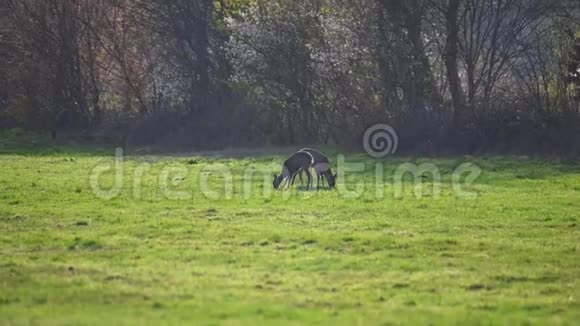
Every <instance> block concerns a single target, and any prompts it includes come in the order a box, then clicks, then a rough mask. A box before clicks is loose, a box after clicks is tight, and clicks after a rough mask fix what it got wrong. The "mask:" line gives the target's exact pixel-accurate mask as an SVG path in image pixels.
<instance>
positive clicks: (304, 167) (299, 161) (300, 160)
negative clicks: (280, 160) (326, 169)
mask: <svg viewBox="0 0 580 326" xmlns="http://www.w3.org/2000/svg"><path fill="white" fill-rule="evenodd" d="M313 161H314V160H313V158H312V155H310V154H309V153H307V152H296V153H294V154H292V156H290V157H289V158H288V159H287V160H286V161H285V162H284V165H282V172H280V175H276V174H274V183H273V184H274V189H278V188H279V187H280V185H281V184H282V182H283V181H287V184H286V185H288V187H290V186H293V185H294V179H296V175H297V174H298V173H300V172H302V171H304V172H306V176H307V177H308V189H310V184H311V182H312V174H310V171H309V169H310V167H311V166H312V163H313Z"/></svg>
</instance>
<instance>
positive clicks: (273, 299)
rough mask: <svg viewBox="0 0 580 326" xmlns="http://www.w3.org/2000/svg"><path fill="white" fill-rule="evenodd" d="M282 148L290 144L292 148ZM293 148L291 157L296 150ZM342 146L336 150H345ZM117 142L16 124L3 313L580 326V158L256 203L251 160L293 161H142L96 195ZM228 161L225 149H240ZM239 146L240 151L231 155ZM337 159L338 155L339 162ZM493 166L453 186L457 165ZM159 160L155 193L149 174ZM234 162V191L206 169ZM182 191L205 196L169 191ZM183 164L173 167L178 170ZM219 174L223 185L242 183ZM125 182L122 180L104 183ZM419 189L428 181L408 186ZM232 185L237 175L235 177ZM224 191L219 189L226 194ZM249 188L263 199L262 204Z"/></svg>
mask: <svg viewBox="0 0 580 326" xmlns="http://www.w3.org/2000/svg"><path fill="white" fill-rule="evenodd" d="M279 152H280V151H277V152H276V153H279ZM282 152H283V151H282ZM330 152H333V154H337V152H336V151H332V150H331V151H330ZM112 154H113V149H107V148H98V147H95V146H87V145H83V144H78V143H74V142H70V141H69V142H65V143H60V144H58V145H53V144H50V143H49V142H47V141H45V140H43V138H42V137H40V136H30V135H28V134H22V133H14V132H12V133H6V132H5V133H2V134H0V230H1V232H0V323H1V324H43V325H47V324H48V325H50V324H111V323H112V324H136V323H145V324H160V323H161V324H182V323H184V322H187V323H195V324H198V325H204V324H233V325H236V324H248V325H254V324H256V323H271V324H304V323H309V324H310V323H318V324H332V323H334V324H347V325H351V324H360V325H376V324H409V323H413V324H542V325H543V324H570V325H571V324H576V323H577V322H578V320H580V285H579V284H578V281H577V280H578V278H579V277H580V226H579V225H578V224H579V223H580V167H579V166H578V165H571V164H562V163H558V162H548V161H545V160H539V159H531V158H522V157H510V158H508V157H477V158H474V157H454V158H401V157H398V158H388V159H386V160H384V161H383V162H382V163H383V164H384V173H385V179H386V180H387V183H386V185H385V186H384V191H385V195H384V199H383V200H378V199H377V198H376V196H375V186H374V169H375V168H374V166H375V165H374V164H375V163H377V162H375V161H372V160H370V159H368V158H366V157H365V156H363V155H360V154H347V155H346V158H347V161H350V162H364V163H365V164H366V171H365V172H359V173H351V174H350V175H348V176H347V178H346V180H343V182H345V183H343V184H344V185H345V186H346V187H348V188H349V189H354V187H355V185H356V184H358V183H365V184H366V187H365V189H364V192H363V193H362V194H361V196H359V197H358V198H344V196H342V195H341V192H340V191H338V190H333V191H320V192H315V191H301V190H293V191H292V192H291V195H292V196H290V198H286V197H288V193H287V192H274V193H273V194H272V195H271V196H263V194H262V190H261V189H262V186H261V185H262V182H261V180H262V176H261V175H260V174H258V173H256V174H254V177H253V180H254V182H253V183H252V190H253V195H251V196H244V193H246V194H247V192H245V190H244V187H243V183H242V180H243V177H244V174H245V172H246V171H248V170H252V169H263V170H265V171H269V172H268V174H267V176H268V177H269V176H270V173H271V172H278V171H277V170H278V169H279V164H280V162H281V161H282V160H283V156H280V155H278V154H276V155H268V154H266V155H264V154H261V155H252V154H247V157H237V155H236V157H228V155H225V156H215V155H213V156H212V155H207V156H200V155H197V156H193V155H162V156H129V157H127V158H126V159H125V162H124V165H123V175H124V178H123V191H122V192H121V194H120V195H119V196H117V197H116V198H114V199H111V200H104V199H99V198H98V197H97V196H95V194H94V192H93V190H92V188H91V185H90V182H89V176H90V173H91V171H92V170H93V169H94V167H95V166H97V165H99V164H105V163H110V162H111V161H112V158H111V157H112ZM222 154H224V153H222ZM225 154H228V153H227V152H226V153H225ZM334 160H336V159H334ZM404 162H414V163H428V162H430V163H434V164H436V165H437V166H438V167H439V168H440V170H441V171H442V180H441V184H440V185H439V186H440V187H441V189H442V193H441V195H440V196H434V195H433V194H432V193H431V192H430V190H429V189H428V188H429V187H428V185H429V183H430V181H429V178H427V180H426V184H424V188H425V193H424V196H423V197H422V198H420V199H418V198H416V197H415V196H414V195H413V193H412V191H411V188H410V187H406V188H405V193H404V196H402V197H395V196H394V191H395V190H394V186H393V185H392V184H391V182H389V180H392V175H393V173H394V171H395V169H396V168H397V166H399V165H400V164H402V163H404ZM465 162H471V163H474V164H476V165H477V166H479V167H480V168H481V169H482V171H483V173H482V175H481V176H480V177H479V178H478V179H477V180H476V181H475V183H474V184H473V185H472V186H471V187H469V189H470V191H472V192H474V193H476V194H477V198H476V199H463V198H460V197H458V196H456V194H455V193H454V192H453V190H452V187H451V181H450V180H451V173H452V171H453V169H454V168H455V167H456V166H458V165H459V164H461V163H465ZM143 164H147V166H148V167H149V169H148V170H147V171H145V172H144V174H143V175H144V177H143V182H142V186H141V191H140V193H139V191H137V192H135V187H134V172H135V169H136V168H137V167H139V166H145V165H143ZM218 165H219V166H221V167H222V168H223V167H227V168H228V170H229V171H231V173H232V177H233V181H234V183H233V197H232V198H231V199H227V198H224V196H223V195H224V191H223V190H222V191H221V195H222V196H221V198H219V199H208V198H207V197H206V196H204V195H203V193H202V191H201V188H200V185H199V184H200V183H199V179H200V176H201V178H204V177H203V176H204V175H206V174H204V173H201V172H202V171H204V170H207V169H209V168H211V167H216V166H218ZM168 166H169V167H179V168H182V169H183V168H185V169H186V170H187V172H188V174H187V176H185V177H179V176H175V175H174V174H172V173H170V174H169V180H170V185H169V187H170V188H171V190H182V191H185V192H186V193H188V194H190V198H188V199H186V200H183V199H182V200H175V199H173V200H172V199H168V198H167V197H166V196H165V195H164V192H163V187H161V184H162V183H163V182H161V181H160V175H161V176H162V175H163V172H162V171H163V169H164V168H166V167H168ZM170 172H171V171H170ZM207 179H208V180H209V181H210V185H209V187H210V188H211V189H212V190H214V191H216V190H218V189H219V188H220V186H219V185H220V184H223V181H224V177H223V176H221V174H220V173H217V172H213V173H212V174H210V175H209V176H208V177H207ZM101 181H102V183H103V184H109V185H112V184H113V176H112V173H108V174H106V175H104V176H103V178H102V180H101ZM407 183H408V184H410V183H411V182H410V179H408V180H407ZM222 188H223V186H222ZM219 193H220V191H218V194H219ZM245 197H247V198H245Z"/></svg>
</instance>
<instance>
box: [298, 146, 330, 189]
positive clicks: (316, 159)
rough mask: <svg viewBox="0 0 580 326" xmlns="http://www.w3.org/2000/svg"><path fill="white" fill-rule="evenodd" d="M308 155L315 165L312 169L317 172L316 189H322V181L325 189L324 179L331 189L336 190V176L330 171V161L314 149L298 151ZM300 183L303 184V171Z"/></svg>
mask: <svg viewBox="0 0 580 326" xmlns="http://www.w3.org/2000/svg"><path fill="white" fill-rule="evenodd" d="M298 152H299V153H300V152H304V153H308V154H310V155H311V156H312V159H313V163H312V167H313V168H314V171H315V172H316V179H317V180H316V187H317V188H320V181H321V180H322V186H323V187H324V179H326V181H327V182H328V186H329V187H330V188H334V186H335V185H336V176H337V175H336V174H332V170H331V169H330V160H329V159H328V157H326V155H324V154H322V152H320V151H319V150H316V149H313V148H303V149H301V150H299V151H298ZM299 176H300V182H302V171H300V174H299Z"/></svg>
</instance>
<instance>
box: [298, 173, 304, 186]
mask: <svg viewBox="0 0 580 326" xmlns="http://www.w3.org/2000/svg"><path fill="white" fill-rule="evenodd" d="M298 176H299V177H300V185H303V184H304V181H303V180H302V171H300V172H298Z"/></svg>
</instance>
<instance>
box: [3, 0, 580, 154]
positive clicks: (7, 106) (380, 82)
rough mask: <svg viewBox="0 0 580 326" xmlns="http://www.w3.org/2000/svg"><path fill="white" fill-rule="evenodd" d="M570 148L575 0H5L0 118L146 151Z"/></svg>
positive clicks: (577, 50) (579, 75) (574, 140)
mask: <svg viewBox="0 0 580 326" xmlns="http://www.w3.org/2000/svg"><path fill="white" fill-rule="evenodd" d="M378 122H381V123H388V124H390V125H392V126H393V127H395V129H396V130H397V132H398V133H399V137H400V141H401V147H402V148H405V149H407V150H415V151H430V152H440V151H452V152H469V153H473V152H476V153H477V152H486V151H491V152H542V153H545V152H571V151H575V150H576V151H577V150H578V148H580V4H579V3H578V2H577V1H575V0H357V1H349V0H163V1H161V0H5V1H3V2H2V3H1V4H0V127H23V128H30V129H39V130H51V131H52V134H53V137H58V135H59V134H60V133H62V132H73V131H74V132H79V133H82V134H85V135H87V137H92V138H96V139H101V140H106V141H110V142H114V143H117V144H120V145H124V146H129V147H131V146H134V147H138V146H144V145H151V144H154V145H158V146H163V147H164V148H184V147H189V148H190V147H195V148H202V147H220V146H221V147H223V146H237V145H263V144H299V143H300V144H305V143H332V144H339V145H344V146H357V145H358V144H359V142H360V139H361V136H362V135H363V134H364V132H365V130H366V129H367V128H368V127H369V126H370V125H373V124H375V123H378Z"/></svg>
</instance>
